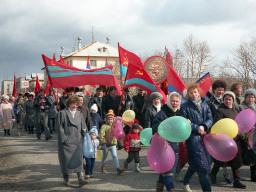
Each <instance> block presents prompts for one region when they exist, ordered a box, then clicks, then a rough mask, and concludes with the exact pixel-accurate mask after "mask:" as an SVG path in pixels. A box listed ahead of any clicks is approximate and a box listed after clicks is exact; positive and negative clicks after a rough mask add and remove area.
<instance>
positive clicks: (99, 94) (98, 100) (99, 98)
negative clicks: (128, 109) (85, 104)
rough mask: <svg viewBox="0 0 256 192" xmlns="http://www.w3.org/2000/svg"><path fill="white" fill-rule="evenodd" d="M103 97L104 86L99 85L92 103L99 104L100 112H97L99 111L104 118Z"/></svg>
mask: <svg viewBox="0 0 256 192" xmlns="http://www.w3.org/2000/svg"><path fill="white" fill-rule="evenodd" d="M102 98H103V88H102V87H98V88H97V89H96V94H95V96H92V97H91V104H92V105H93V104H94V103H95V104H96V105H97V107H98V112H97V113H99V115H100V117H101V118H103V111H102Z"/></svg>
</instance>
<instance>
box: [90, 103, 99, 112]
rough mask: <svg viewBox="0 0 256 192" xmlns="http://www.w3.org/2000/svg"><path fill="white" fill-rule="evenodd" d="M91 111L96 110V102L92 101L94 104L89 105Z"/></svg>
mask: <svg viewBox="0 0 256 192" xmlns="http://www.w3.org/2000/svg"><path fill="white" fill-rule="evenodd" d="M91 111H96V113H97V112H98V107H97V105H96V103H94V104H93V105H92V106H91Z"/></svg>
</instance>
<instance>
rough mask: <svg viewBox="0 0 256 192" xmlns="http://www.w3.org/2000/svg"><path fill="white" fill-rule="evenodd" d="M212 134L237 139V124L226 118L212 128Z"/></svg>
mask: <svg viewBox="0 0 256 192" xmlns="http://www.w3.org/2000/svg"><path fill="white" fill-rule="evenodd" d="M211 133H221V134H224V135H228V136H229V137H231V138H235V137H236V136H237V133H238V126H237V123H236V122H235V121H234V120H233V119H230V118H224V119H221V120H219V121H217V122H216V123H215V124H214V125H213V126H212V128H211Z"/></svg>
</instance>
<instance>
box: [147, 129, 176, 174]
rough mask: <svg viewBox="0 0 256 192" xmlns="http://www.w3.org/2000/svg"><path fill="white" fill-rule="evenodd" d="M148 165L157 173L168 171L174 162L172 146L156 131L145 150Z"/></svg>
mask: <svg viewBox="0 0 256 192" xmlns="http://www.w3.org/2000/svg"><path fill="white" fill-rule="evenodd" d="M147 160H148V164H149V166H150V167H151V168H152V169H153V170H155V171H156V172H159V173H165V172H167V171H169V170H170V169H171V168H172V167H173V165H174V163H175V153H174V151H173V149H172V147H171V146H170V145H169V144H168V143H167V141H165V140H164V139H163V138H162V137H161V136H160V135H159V134H158V133H156V134H154V136H153V138H152V140H151V144H150V146H149V148H148V152H147Z"/></svg>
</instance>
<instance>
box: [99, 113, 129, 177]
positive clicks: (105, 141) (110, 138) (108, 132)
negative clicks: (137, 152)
mask: <svg viewBox="0 0 256 192" xmlns="http://www.w3.org/2000/svg"><path fill="white" fill-rule="evenodd" d="M114 118H115V114H114V111H113V110H111V109H110V110H109V111H108V113H107V115H106V120H107V123H106V124H104V125H102V127H101V129H100V134H99V140H100V144H101V145H106V146H107V148H106V149H104V150H103V158H102V161H101V165H102V169H101V172H103V173H106V168H105V164H106V160H107V157H108V152H109V151H110V152H111V154H112V158H113V160H114V163H115V166H116V171H117V174H118V175H119V174H121V173H122V172H123V171H124V170H123V169H121V168H120V167H119V161H118V157H117V153H116V144H117V139H116V137H115V128H114V127H113V122H114Z"/></svg>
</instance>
